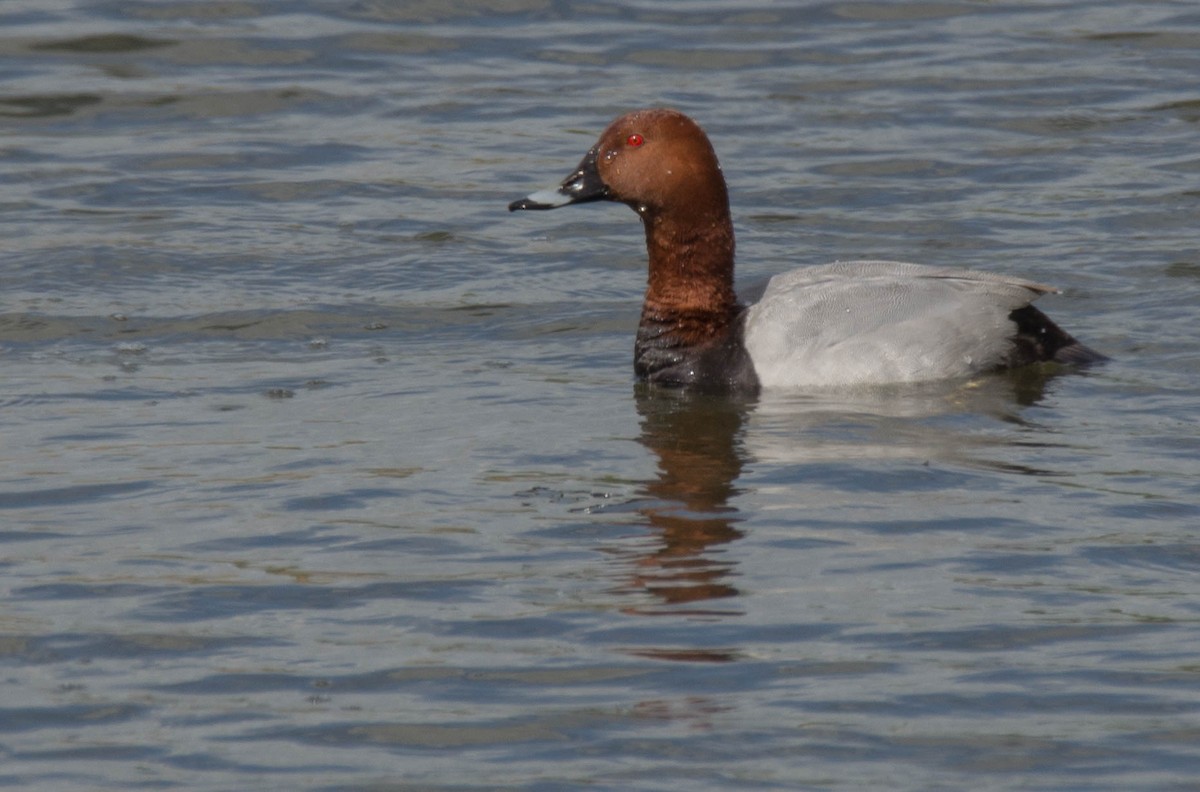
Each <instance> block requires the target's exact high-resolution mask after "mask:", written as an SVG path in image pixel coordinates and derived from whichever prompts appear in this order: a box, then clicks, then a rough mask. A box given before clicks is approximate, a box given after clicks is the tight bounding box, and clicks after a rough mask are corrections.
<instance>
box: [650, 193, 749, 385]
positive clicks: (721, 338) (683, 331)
mask: <svg viewBox="0 0 1200 792" xmlns="http://www.w3.org/2000/svg"><path fill="white" fill-rule="evenodd" d="M642 221H643V223H644V224H645V227H646V249H647V252H648V253H649V257H650V275H649V281H648V284H647V288H646V297H645V300H644V302H643V303H642V318H641V322H640V323H639V325H638V333H637V342H636V345H635V348H634V368H635V370H636V372H637V374H638V376H639V377H641V378H643V379H649V380H651V381H656V380H658V379H670V380H672V381H674V380H677V379H678V380H680V381H681V382H683V381H686V380H687V379H689V378H690V376H691V374H686V375H681V373H680V372H681V371H682V372H691V370H692V369H691V360H692V359H693V358H694V356H695V354H696V353H700V352H702V351H703V350H706V349H711V348H713V347H716V346H722V345H724V342H725V341H726V340H727V339H729V337H730V334H731V331H732V329H733V327H734V325H735V323H736V320H737V316H738V313H739V311H740V306H738V304H737V296H736V294H735V293H734V290H733V247H734V242H733V224H732V223H731V222H730V219H729V210H728V208H727V207H722V211H714V212H709V213H707V214H705V213H700V214H696V213H689V214H688V216H687V217H673V216H671V215H669V214H653V213H651V212H649V211H646V212H643V213H642Z"/></svg>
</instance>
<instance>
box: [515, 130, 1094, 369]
mask: <svg viewBox="0 0 1200 792" xmlns="http://www.w3.org/2000/svg"><path fill="white" fill-rule="evenodd" d="M599 200H606V201H618V202H620V203H624V204H627V205H628V206H630V207H631V208H632V209H633V210H634V211H635V212H637V213H638V215H639V216H640V217H641V218H642V224H643V226H644V227H645V231H646V249H647V252H648V254H649V259H650V261H649V269H650V272H649V281H648V285H647V288H646V296H645V300H644V302H643V304H642V317H641V323H640V324H639V325H638V331H637V341H636V343H635V347H634V370H635V372H636V373H637V376H638V377H639V378H641V379H644V380H647V381H649V382H651V383H655V384H661V385H671V386H689V387H695V388H702V389H709V390H734V391H749V392H756V391H758V390H759V389H760V388H818V387H844V386H855V385H882V384H889V383H905V382H920V381H928V380H936V379H944V378H951V377H962V376H966V375H971V374H977V373H980V372H985V371H992V370H999V369H1005V368H1013V367H1017V366H1023V365H1028V364H1031V363H1036V362H1039V361H1057V362H1061V363H1074V364H1078V363H1089V362H1093V361H1097V360H1102V359H1103V356H1102V355H1100V354H1099V353H1097V352H1095V351H1093V350H1091V349H1089V348H1088V347H1086V346H1084V345H1083V344H1081V343H1080V342H1078V341H1076V340H1075V338H1073V337H1072V336H1071V335H1070V334H1069V333H1067V332H1066V331H1064V330H1062V329H1061V328H1060V327H1059V326H1058V325H1056V324H1055V323H1054V322H1052V321H1051V320H1050V319H1049V318H1048V317H1047V316H1046V315H1045V314H1043V313H1042V312H1041V311H1039V310H1038V309H1037V308H1035V307H1033V306H1032V305H1031V303H1032V302H1033V301H1034V300H1036V299H1037V298H1038V297H1040V296H1041V295H1043V294H1046V293H1050V292H1055V291H1056V290H1055V289H1053V288H1052V287H1049V286H1044V285H1042V284H1039V283H1034V282H1032V281H1027V280H1021V279H1019V278H1010V277H1007V276H1002V275H993V274H990V273H986V272H976V271H972V270H966V269H958V268H951V267H930V266H924V265H920V264H907V263H903V262H896V261H839V262H835V263H833V264H826V265H823V266H813V267H805V268H802V269H797V270H793V271H791V272H786V273H783V274H781V275H776V276H775V277H773V278H772V279H771V281H770V283H769V284H768V285H767V288H766V291H765V292H764V293H763V295H762V298H761V299H760V300H759V301H758V302H756V303H754V304H753V305H750V306H743V305H742V304H741V303H739V302H738V299H737V295H736V294H735V292H734V287H733V259H734V240H733V223H732V221H731V220H730V215H729V198H728V193H727V191H726V188H725V179H724V177H723V176H722V174H721V166H720V164H719V163H718V162H717V156H716V153H715V152H714V151H713V147H712V144H711V143H710V142H709V140H708V137H707V135H705V134H704V131H703V130H702V129H701V128H700V126H699V125H698V124H697V123H696V122H695V121H693V120H692V119H691V118H688V117H687V116H686V115H684V114H682V113H679V112H677V111H674V110H667V109H649V110H638V111H635V112H632V113H628V114H626V115H623V116H621V117H620V118H618V119H616V120H615V121H613V122H612V123H611V124H610V125H609V126H608V128H607V129H605V130H604V132H603V133H602V134H601V135H600V139H599V141H598V142H597V143H596V145H595V146H593V147H592V148H591V150H590V151H588V153H587V154H586V155H585V156H584V158H583V161H582V162H581V163H580V164H579V167H578V168H577V169H576V170H575V171H574V172H573V173H572V174H571V175H570V176H568V177H567V178H566V179H565V180H564V181H563V182H562V184H560V185H559V186H558V187H556V188H552V189H548V190H542V191H539V192H535V193H533V194H531V195H529V196H528V197H526V198H523V199H521V200H519V201H514V202H513V203H512V204H510V205H509V207H508V208H509V210H512V211H515V210H518V209H554V208H557V207H560V206H566V205H568V204H577V203H586V202H589V201H599Z"/></svg>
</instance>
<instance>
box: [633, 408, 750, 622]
mask: <svg viewBox="0 0 1200 792" xmlns="http://www.w3.org/2000/svg"><path fill="white" fill-rule="evenodd" d="M636 401H637V410H638V414H639V416H640V417H641V437H640V440H641V442H642V443H643V444H644V445H645V446H646V447H647V448H648V449H650V451H652V452H653V453H654V455H655V456H656V457H658V468H659V470H658V476H657V478H655V479H653V480H650V481H647V482H646V483H645V485H644V487H643V489H642V491H641V493H640V494H641V495H642V496H643V497H644V498H645V500H644V501H643V502H642V504H641V505H640V506H639V508H638V511H639V512H640V513H641V514H642V515H643V516H644V517H645V518H646V521H647V523H648V524H649V525H650V526H651V527H653V528H654V529H656V531H655V535H654V541H655V542H656V545H657V546H656V547H655V548H654V549H652V550H650V551H649V552H647V551H646V550H645V548H642V549H641V551H640V552H639V553H638V555H637V558H636V559H635V563H634V565H633V574H632V579H631V580H630V581H629V582H628V584H627V586H622V588H630V589H637V590H641V591H647V592H650V593H651V594H653V595H654V597H655V598H656V600H657V601H658V604H657V605H656V606H654V607H644V608H631V609H630V612H635V613H643V614H665V613H673V612H679V611H680V610H681V608H682V607H683V606H687V608H686V612H687V613H689V614H701V613H706V614H711V615H718V614H719V615H737V614H739V613H740V611H737V610H731V609H722V608H717V607H710V608H703V607H701V608H697V607H695V603H703V602H709V601H716V600H729V599H730V598H732V597H736V596H737V595H738V593H739V592H738V589H737V588H736V586H735V585H734V584H733V578H735V577H736V571H735V562H733V561H730V560H726V559H722V558H721V557H720V550H719V549H718V548H719V547H720V546H721V545H725V544H728V543H729V542H732V541H734V540H736V539H739V538H741V536H742V535H743V534H742V532H741V531H740V530H739V529H738V528H737V524H738V522H739V517H738V512H737V509H736V508H735V507H733V506H731V505H730V503H729V501H730V499H731V498H732V497H733V496H735V495H736V494H737V492H738V490H737V488H736V487H735V486H734V482H735V481H736V480H737V478H738V476H739V475H740V474H741V470H742V463H743V452H742V449H741V438H742V427H743V425H744V423H745V420H746V415H747V413H748V411H749V410H750V409H751V402H748V401H740V400H733V399H730V398H729V397H717V396H706V395H702V394H689V393H684V392H678V391H664V390H662V389H651V388H646V387H644V386H639V388H638V390H637V392H636ZM663 606H666V607H663Z"/></svg>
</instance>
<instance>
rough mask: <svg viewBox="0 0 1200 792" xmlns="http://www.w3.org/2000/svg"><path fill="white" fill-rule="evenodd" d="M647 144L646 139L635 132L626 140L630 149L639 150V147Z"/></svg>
mask: <svg viewBox="0 0 1200 792" xmlns="http://www.w3.org/2000/svg"><path fill="white" fill-rule="evenodd" d="M645 142H646V138H644V137H642V136H641V135H639V134H638V133H637V132H634V133H633V134H632V135H630V136H629V137H627V138H625V143H626V144H627V145H628V146H629V147H630V148H637V147H638V146H640V145H642V144H643V143H645Z"/></svg>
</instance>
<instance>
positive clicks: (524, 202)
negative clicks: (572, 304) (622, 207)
mask: <svg viewBox="0 0 1200 792" xmlns="http://www.w3.org/2000/svg"><path fill="white" fill-rule="evenodd" d="M596 154H597V149H595V148H593V149H592V150H591V151H589V152H588V153H587V156H585V157H584V158H583V161H582V162H580V163H579V167H578V168H576V169H575V171H574V172H573V173H571V175H570V176H568V177H567V178H566V179H564V180H563V183H562V184H560V185H559V186H558V187H554V188H551V189H549V190H538V191H537V192H535V193H530V194H529V195H527V196H525V197H524V198H522V199H521V200H519V201H513V202H512V203H510V204H509V205H508V211H510V212H515V211H517V210H518V209H557V208H558V207H560V206H567V205H568V204H578V203H588V202H589V201H601V200H604V199H605V198H608V185H606V184H605V183H604V180H603V179H601V178H600V172H599V171H598V170H597V169H596Z"/></svg>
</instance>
